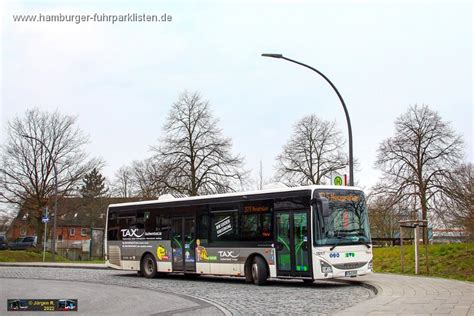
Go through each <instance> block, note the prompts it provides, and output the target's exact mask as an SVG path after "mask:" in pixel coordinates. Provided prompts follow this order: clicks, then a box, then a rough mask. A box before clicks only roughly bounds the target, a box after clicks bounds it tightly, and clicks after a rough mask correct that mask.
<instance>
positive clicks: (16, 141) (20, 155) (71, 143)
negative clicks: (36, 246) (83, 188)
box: [0, 109, 102, 236]
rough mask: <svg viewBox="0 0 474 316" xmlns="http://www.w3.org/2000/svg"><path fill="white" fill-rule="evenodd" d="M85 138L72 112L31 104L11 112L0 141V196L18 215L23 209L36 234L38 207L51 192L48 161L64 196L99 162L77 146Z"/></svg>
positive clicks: (82, 145) (51, 172)
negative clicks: (4, 136) (18, 113)
mask: <svg viewBox="0 0 474 316" xmlns="http://www.w3.org/2000/svg"><path fill="white" fill-rule="evenodd" d="M87 143H88V138H87V137H86V136H85V135H84V134H83V133H82V132H81V130H80V129H79V128H77V127H76V118H75V117H73V116H68V115H62V114H60V113H59V112H54V113H49V112H46V111H40V110H39V109H33V110H28V111H26V113H25V116H24V117H17V118H14V119H13V120H12V121H10V122H9V123H8V129H7V139H6V143H5V144H4V145H3V146H1V162H0V163H1V165H0V201H1V202H6V203H13V204H15V205H17V206H18V207H19V210H20V213H19V215H18V216H23V213H28V218H29V219H30V220H31V224H33V225H36V226H37V228H36V231H37V232H39V235H40V236H41V233H42V227H43V226H42V225H41V221H40V217H41V213H42V211H43V208H44V207H45V206H46V205H48V203H49V200H50V199H51V198H52V196H53V195H54V189H55V185H54V172H53V168H54V165H56V168H57V172H58V192H59V194H60V195H61V196H64V195H68V194H71V193H73V191H74V190H75V188H76V187H77V185H78V184H79V183H80V182H81V180H82V178H83V177H84V175H85V174H86V173H87V172H89V171H90V170H92V169H93V168H100V166H101V164H102V162H101V161H100V160H98V159H92V160H89V159H88V155H87V154H86V152H85V151H84V149H83V148H84V145H85V144H87ZM45 146H47V148H45ZM50 153H51V154H50Z"/></svg>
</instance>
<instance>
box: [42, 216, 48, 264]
mask: <svg viewBox="0 0 474 316" xmlns="http://www.w3.org/2000/svg"><path fill="white" fill-rule="evenodd" d="M44 217H45V218H48V207H46V209H45V213H44ZM47 235H48V221H45V222H44V242H43V262H44V261H45V258H46V236H47Z"/></svg>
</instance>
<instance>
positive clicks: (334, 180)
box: [332, 175, 344, 185]
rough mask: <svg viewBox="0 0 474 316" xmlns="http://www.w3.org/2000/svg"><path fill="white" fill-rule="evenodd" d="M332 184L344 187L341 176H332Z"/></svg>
mask: <svg viewBox="0 0 474 316" xmlns="http://www.w3.org/2000/svg"><path fill="white" fill-rule="evenodd" d="M332 183H333V184H334V185H344V178H343V177H342V176H339V175H337V176H334V177H333V178H332Z"/></svg>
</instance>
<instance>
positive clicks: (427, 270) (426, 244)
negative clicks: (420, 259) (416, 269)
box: [423, 223, 430, 274]
mask: <svg viewBox="0 0 474 316" xmlns="http://www.w3.org/2000/svg"><path fill="white" fill-rule="evenodd" d="M423 229H426V230H428V223H426V226H425V227H423ZM423 236H428V232H427V233H426V235H425V234H423ZM429 242H430V240H429V238H427V239H426V243H425V261H426V274H430V262H429V260H428V254H429V252H428V251H429V247H428V244H429Z"/></svg>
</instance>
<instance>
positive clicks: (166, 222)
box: [155, 214, 171, 240]
mask: <svg viewBox="0 0 474 316" xmlns="http://www.w3.org/2000/svg"><path fill="white" fill-rule="evenodd" d="M155 222H156V231H159V232H161V238H162V239H163V240H169V239H170V232H171V218H170V217H169V216H168V215H164V214H160V215H157V216H156V217H155Z"/></svg>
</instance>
